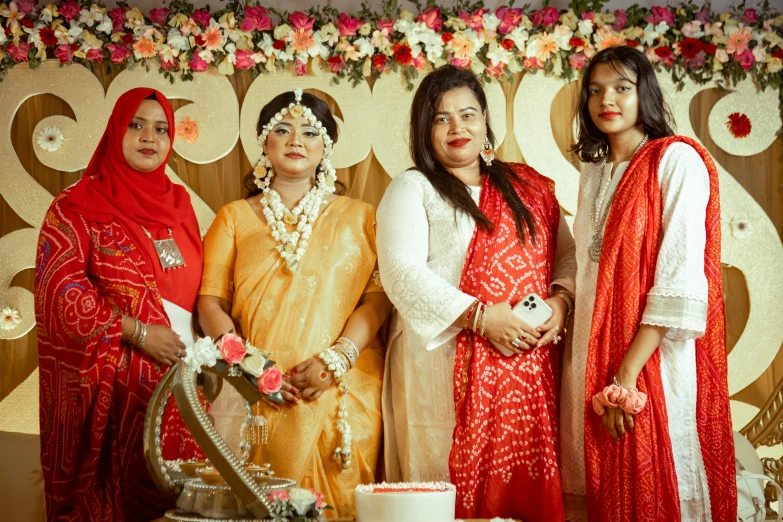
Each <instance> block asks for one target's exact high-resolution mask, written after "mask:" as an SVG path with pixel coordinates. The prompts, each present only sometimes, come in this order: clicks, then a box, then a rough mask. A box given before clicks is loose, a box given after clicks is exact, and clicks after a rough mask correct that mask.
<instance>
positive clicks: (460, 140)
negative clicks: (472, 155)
mask: <svg viewBox="0 0 783 522" xmlns="http://www.w3.org/2000/svg"><path fill="white" fill-rule="evenodd" d="M468 143H470V138H457V139H456V140H451V141H450V142H448V144H449V145H450V146H452V147H464V146H465V145H467V144H468Z"/></svg>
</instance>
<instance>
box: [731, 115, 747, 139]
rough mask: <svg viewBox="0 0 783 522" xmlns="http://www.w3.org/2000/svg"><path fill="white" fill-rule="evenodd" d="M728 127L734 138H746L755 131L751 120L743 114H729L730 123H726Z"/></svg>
mask: <svg viewBox="0 0 783 522" xmlns="http://www.w3.org/2000/svg"><path fill="white" fill-rule="evenodd" d="M726 127H728V128H729V132H731V134H732V136H734V137H735V138H746V137H748V136H749V135H750V132H751V130H752V129H753V125H752V124H751V123H750V118H748V117H747V116H746V115H745V114H742V113H741V112H732V113H731V114H729V121H727V122H726Z"/></svg>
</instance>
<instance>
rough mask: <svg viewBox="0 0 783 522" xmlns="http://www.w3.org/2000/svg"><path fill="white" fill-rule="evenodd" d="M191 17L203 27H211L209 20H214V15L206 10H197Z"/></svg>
mask: <svg viewBox="0 0 783 522" xmlns="http://www.w3.org/2000/svg"><path fill="white" fill-rule="evenodd" d="M190 17H191V18H192V19H193V21H194V22H196V23H197V24H198V25H200V26H201V27H209V20H210V19H211V18H212V15H211V14H209V11H207V10H206V9H197V10H195V11H193V14H192V15H190Z"/></svg>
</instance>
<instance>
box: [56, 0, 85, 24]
mask: <svg viewBox="0 0 783 522" xmlns="http://www.w3.org/2000/svg"><path fill="white" fill-rule="evenodd" d="M57 11H58V12H59V13H60V16H62V17H63V18H65V21H66V22H70V21H71V20H73V19H74V18H77V17H78V16H79V11H81V8H80V7H79V2H77V1H76V0H68V1H67V2H63V3H61V4H60V6H59V7H58V8H57Z"/></svg>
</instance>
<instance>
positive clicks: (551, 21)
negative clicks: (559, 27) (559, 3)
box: [531, 7, 560, 28]
mask: <svg viewBox="0 0 783 522" xmlns="http://www.w3.org/2000/svg"><path fill="white" fill-rule="evenodd" d="M559 19H560V12H559V11H558V10H557V9H556V8H554V7H545V8H543V9H541V10H539V11H536V12H535V13H533V16H532V17H531V21H532V22H533V25H540V26H541V27H544V28H546V27H548V26H550V25H551V26H553V27H554V25H555V24H556V23H557V21H558V20H559Z"/></svg>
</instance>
